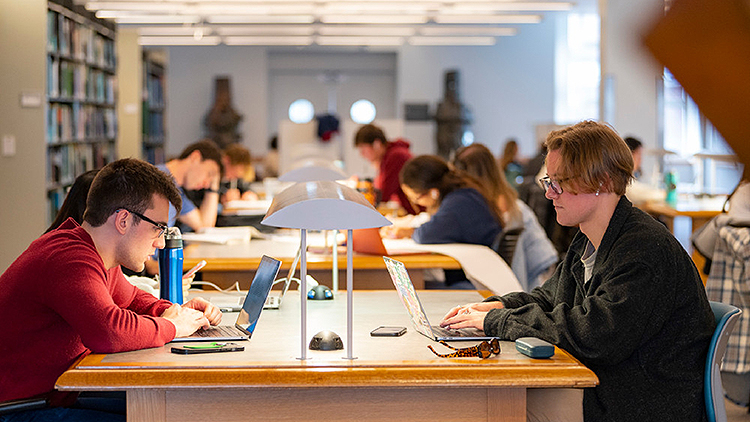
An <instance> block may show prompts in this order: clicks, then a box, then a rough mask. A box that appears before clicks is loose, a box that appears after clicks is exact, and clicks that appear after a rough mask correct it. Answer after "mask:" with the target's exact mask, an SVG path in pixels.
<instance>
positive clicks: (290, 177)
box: [279, 157, 347, 292]
mask: <svg viewBox="0 0 750 422" xmlns="http://www.w3.org/2000/svg"><path fill="white" fill-rule="evenodd" d="M346 178H347V175H346V173H344V171H343V170H341V168H339V167H338V166H337V165H336V164H335V163H334V162H333V161H331V160H326V159H323V158H315V157H307V158H302V159H300V160H297V161H296V162H294V164H292V169H291V170H289V171H288V172H286V173H284V174H282V175H281V176H279V181H281V182H319V181H326V180H330V181H335V180H344V179H346ZM337 238H338V230H334V231H333V248H332V254H333V268H332V272H333V273H332V274H331V277H332V278H331V279H332V280H333V286H331V288H332V289H333V291H334V292H337V291H338V290H339V259H338V258H339V253H338V248H337V247H336V239H337ZM327 239H328V238H327V236H326V244H327V243H328V241H327Z"/></svg>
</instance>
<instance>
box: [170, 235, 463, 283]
mask: <svg viewBox="0 0 750 422" xmlns="http://www.w3.org/2000/svg"><path fill="white" fill-rule="evenodd" d="M298 247H299V240H298V239H297V240H296V242H290V241H283V240H272V239H253V240H252V241H250V242H238V243H231V244H209V243H194V244H190V245H188V246H186V247H185V250H184V263H183V264H184V267H185V269H188V268H191V267H192V266H194V265H195V264H197V263H198V262H199V261H201V260H204V259H205V260H206V261H207V262H208V264H207V265H206V266H205V267H204V268H203V270H201V272H202V273H203V277H204V279H205V280H209V281H211V282H214V283H216V284H218V285H219V286H221V287H224V288H225V287H229V286H230V285H232V284H234V282H235V281H237V282H239V283H240V288H242V289H247V288H248V287H249V282H250V280H251V279H252V274H253V273H254V272H255V269H256V268H257V267H258V264H259V263H260V258H261V256H263V255H264V254H266V255H269V256H272V257H274V258H276V259H278V260H280V261H281V262H282V264H281V272H282V274H283V273H284V272H285V270H288V269H289V267H291V265H292V262H293V260H294V256H295V255H296V253H297V248H298ZM393 257H394V258H395V259H398V260H399V261H402V262H404V264H406V266H407V267H408V268H409V271H411V273H412V277H413V281H414V285H415V287H417V288H422V287H424V274H423V271H424V270H431V269H460V268H461V264H459V263H458V261H456V260H455V259H454V258H451V257H449V256H447V255H442V254H437V253H410V254H404V255H394V256H393ZM352 264H353V268H354V271H355V274H356V278H355V288H357V289H383V288H385V289H390V288H391V287H392V284H391V281H390V277H388V273H387V272H386V270H385V264H384V263H383V257H382V256H379V255H365V254H357V253H355V254H354V255H353V259H352ZM298 265H299V264H298ZM346 266H347V264H346V253H345V251H344V249H341V250H340V253H339V254H338V268H339V272H340V273H339V280H340V287H341V288H342V289H343V288H345V287H346V275H345V271H346ZM307 269H308V272H309V273H310V274H311V275H313V276H314V277H315V278H316V279H317V280H318V282H320V283H321V284H325V285H327V286H329V287H331V286H332V280H331V279H332V269H333V255H332V252H331V251H330V249H329V250H327V251H324V250H323V248H320V247H313V248H311V251H308V254H307ZM297 276H299V267H298V268H297Z"/></svg>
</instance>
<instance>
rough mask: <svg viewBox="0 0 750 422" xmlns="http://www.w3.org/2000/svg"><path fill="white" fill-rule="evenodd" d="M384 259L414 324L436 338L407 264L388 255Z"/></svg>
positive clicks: (416, 327) (428, 335) (425, 333)
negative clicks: (408, 271)
mask: <svg viewBox="0 0 750 422" xmlns="http://www.w3.org/2000/svg"><path fill="white" fill-rule="evenodd" d="M383 260H384V261H385V266H386V268H387V269H388V273H389V274H390V275H391V280H393V285H394V286H395V287H396V291H397V292H398V295H399V297H400V298H401V301H402V302H403V303H404V306H405V307H406V310H407V312H408V313H409V316H410V317H411V323H412V325H414V328H415V329H416V330H417V331H419V332H420V333H422V334H424V335H425V336H427V337H429V338H431V339H434V338H435V337H436V336H435V334H433V332H432V327H431V326H430V321H429V320H428V319H427V314H425V312H424V308H422V303H421V302H420V301H419V297H418V296H417V292H416V291H415V290H414V284H412V282H411V278H409V273H407V272H406V266H405V265H404V263H403V262H400V261H396V260H395V259H391V258H388V257H387V256H384V257H383Z"/></svg>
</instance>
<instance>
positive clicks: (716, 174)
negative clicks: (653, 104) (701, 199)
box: [662, 69, 742, 194]
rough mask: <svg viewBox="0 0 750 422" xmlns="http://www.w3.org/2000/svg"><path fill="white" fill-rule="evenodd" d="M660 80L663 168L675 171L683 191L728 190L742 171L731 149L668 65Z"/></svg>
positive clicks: (737, 179) (717, 192) (726, 191)
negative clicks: (734, 159)
mask: <svg viewBox="0 0 750 422" xmlns="http://www.w3.org/2000/svg"><path fill="white" fill-rule="evenodd" d="M663 81H664V94H663V95H664V111H663V113H664V114H663V115H664V122H663V124H664V136H663V140H662V143H663V145H662V147H663V149H664V150H666V151H667V154H665V155H664V158H663V160H662V168H663V170H664V171H665V172H666V171H676V172H677V174H678V177H679V180H680V182H681V183H680V189H679V190H680V191H682V192H694V193H711V194H726V193H729V192H731V191H732V190H733V189H734V187H735V186H736V185H737V182H738V181H739V179H740V177H741V173H742V166H741V165H740V164H737V163H734V162H733V158H732V156H733V155H734V152H733V151H732V149H731V148H730V147H729V145H728V144H727V143H726V141H724V138H722V137H721V135H720V134H719V132H718V131H717V130H716V128H715V127H714V126H713V125H712V124H711V122H709V121H708V119H706V117H705V116H703V115H702V114H701V113H700V111H699V110H698V105H697V104H695V102H694V101H693V100H692V98H690V96H688V94H687V93H686V92H685V90H684V89H683V88H682V86H680V84H679V82H677V80H676V79H675V78H674V76H672V74H671V73H670V72H669V70H667V69H665V70H664V76H663Z"/></svg>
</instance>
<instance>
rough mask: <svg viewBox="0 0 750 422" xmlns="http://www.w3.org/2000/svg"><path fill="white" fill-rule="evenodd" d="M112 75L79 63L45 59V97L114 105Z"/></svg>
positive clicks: (113, 81) (114, 80)
mask: <svg viewBox="0 0 750 422" xmlns="http://www.w3.org/2000/svg"><path fill="white" fill-rule="evenodd" d="M115 85H116V78H115V76H114V75H112V74H109V73H106V72H103V71H101V70H97V69H92V68H89V67H87V66H86V65H83V64H80V63H72V62H66V61H60V60H58V59H57V58H55V57H51V56H50V57H48V59H47V96H48V97H49V98H50V99H52V100H78V101H89V102H96V103H101V104H107V105H114V103H115Z"/></svg>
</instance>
